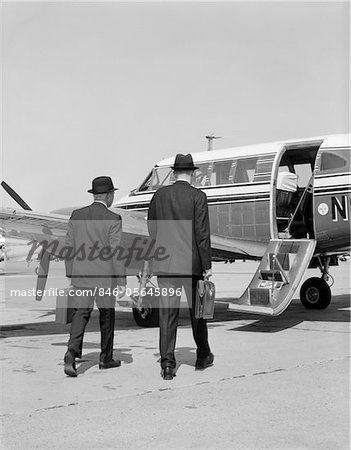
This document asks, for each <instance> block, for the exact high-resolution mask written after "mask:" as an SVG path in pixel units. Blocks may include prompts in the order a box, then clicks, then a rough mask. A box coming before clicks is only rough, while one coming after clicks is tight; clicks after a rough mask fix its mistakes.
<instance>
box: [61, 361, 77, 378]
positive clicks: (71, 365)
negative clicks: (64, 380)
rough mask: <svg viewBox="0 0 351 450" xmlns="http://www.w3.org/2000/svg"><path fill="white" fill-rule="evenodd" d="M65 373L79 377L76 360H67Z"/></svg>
mask: <svg viewBox="0 0 351 450" xmlns="http://www.w3.org/2000/svg"><path fill="white" fill-rule="evenodd" d="M64 370H65V374H66V375H68V376H69V377H74V378H75V377H77V376H78V374H77V370H76V363H75V361H74V360H73V361H65V369H64Z"/></svg>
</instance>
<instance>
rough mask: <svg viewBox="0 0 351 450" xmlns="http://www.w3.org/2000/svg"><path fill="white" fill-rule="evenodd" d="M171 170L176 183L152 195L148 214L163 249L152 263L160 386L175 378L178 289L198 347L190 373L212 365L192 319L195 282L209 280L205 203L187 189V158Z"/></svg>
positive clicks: (200, 328) (203, 327) (200, 327)
mask: <svg viewBox="0 0 351 450" xmlns="http://www.w3.org/2000/svg"><path fill="white" fill-rule="evenodd" d="M172 169H173V171H174V174H175V178H176V182H175V183H174V184H173V185H170V186H165V187H163V188H160V189H159V190H158V191H157V192H155V194H154V196H153V198H152V200H151V203H150V207H149V213H148V228H149V233H150V236H151V237H152V238H153V239H155V240H156V248H162V247H163V248H165V249H166V257H165V258H163V260H162V261H161V262H159V263H158V262H157V261H154V263H153V264H154V266H153V272H154V273H157V275H158V276H157V281H158V285H159V288H160V292H161V296H160V302H161V304H160V309H159V313H160V354H161V375H162V377H163V378H164V379H165V380H172V379H173V377H174V375H175V374H174V369H175V367H176V360H175V355H174V349H175V343H176V334H177V326H178V317H179V306H180V292H181V288H182V287H183V288H184V290H185V293H186V297H187V301H188V305H189V311H190V317H191V325H192V330H193V336H194V340H195V343H196V346H197V359H196V364H195V368H196V369H197V370H203V369H206V368H207V367H209V366H211V365H213V360H214V356H213V354H212V353H211V351H210V347H209V344H208V333H207V323H206V320H204V319H196V318H195V312H194V310H195V295H196V286H197V282H198V280H200V279H203V276H204V275H205V276H206V277H209V276H211V274H212V273H211V247H210V227H209V217H208V205H207V198H206V195H205V193H204V192H202V191H201V190H198V189H196V188H194V187H193V186H191V180H192V177H193V173H194V171H195V170H196V169H197V167H195V166H194V163H193V159H192V156H191V155H190V154H188V155H182V154H178V155H177V156H176V158H175V163H174V166H173V167H172Z"/></svg>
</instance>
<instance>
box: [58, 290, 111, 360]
mask: <svg viewBox="0 0 351 450" xmlns="http://www.w3.org/2000/svg"><path fill="white" fill-rule="evenodd" d="M74 289H75V295H74V297H72V306H73V317H72V323H71V329H70V337H69V341H68V349H67V353H66V355H65V360H69V359H72V357H78V358H79V357H81V356H82V349H83V337H84V331H85V327H86V326H87V323H88V322H89V319H90V315H91V312H92V311H93V308H94V300H95V301H96V305H97V307H98V308H99V314H100V333H101V353H100V362H104V363H105V362H109V361H111V359H112V354H113V338H114V327H115V296H113V295H99V294H98V293H99V288H97V289H96V292H97V293H96V294H95V295H94V289H95V288H86V287H85V288H78V287H75V288H74ZM81 294H82V295H81Z"/></svg>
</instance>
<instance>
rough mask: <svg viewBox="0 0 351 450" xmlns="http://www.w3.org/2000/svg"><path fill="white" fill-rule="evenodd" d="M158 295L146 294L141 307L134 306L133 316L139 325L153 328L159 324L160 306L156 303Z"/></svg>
mask: <svg viewBox="0 0 351 450" xmlns="http://www.w3.org/2000/svg"><path fill="white" fill-rule="evenodd" d="M156 298H157V297H155V296H151V295H146V296H145V297H143V302H142V305H141V306H140V307H133V317H134V320H135V322H136V324H137V325H139V327H144V328H151V327H158V325H159V308H158V307H157V306H158V305H156V304H155V299H156Z"/></svg>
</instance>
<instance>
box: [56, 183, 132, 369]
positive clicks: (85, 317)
mask: <svg viewBox="0 0 351 450" xmlns="http://www.w3.org/2000/svg"><path fill="white" fill-rule="evenodd" d="M115 190H116V189H115V188H114V186H113V183H112V180H111V178H110V177H98V178H95V179H94V180H93V183H92V189H90V190H89V191H88V192H90V193H92V194H93V195H94V202H93V203H92V204H91V205H90V206H86V207H84V208H81V209H77V210H75V211H73V213H72V215H71V218H70V220H69V223H68V229H67V235H66V247H67V248H68V249H69V250H70V251H69V253H68V254H67V257H66V259H65V265H66V275H67V277H69V278H70V279H71V283H72V286H73V289H72V290H71V293H72V294H73V296H72V302H73V304H72V306H73V318H72V324H71V330H70V338H69V341H68V349H67V352H66V354H65V358H64V363H65V368H64V371H65V373H66V375H68V376H70V377H76V376H77V371H76V366H75V358H77V357H81V355H82V347H83V337H84V331H85V327H86V325H87V323H88V321H89V318H90V314H91V312H92V310H93V307H94V300H95V301H96V304H97V306H98V308H99V313H100V331H101V353H100V362H99V368H100V369H110V368H113V367H119V366H120V365H121V362H120V361H119V360H116V361H115V360H114V359H113V357H112V352H113V338H114V325H115V298H116V294H117V296H118V297H122V296H123V295H124V292H125V285H126V277H125V272H124V267H123V266H122V265H121V264H120V263H119V261H118V260H117V258H116V256H115V254H116V249H118V248H120V243H121V237H122V220H121V217H120V216H119V215H118V214H115V213H113V212H112V211H110V210H109V209H108V208H109V207H110V206H111V205H112V203H113V199H114V191H115ZM114 252H115V254H114ZM117 286H118V287H117Z"/></svg>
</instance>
